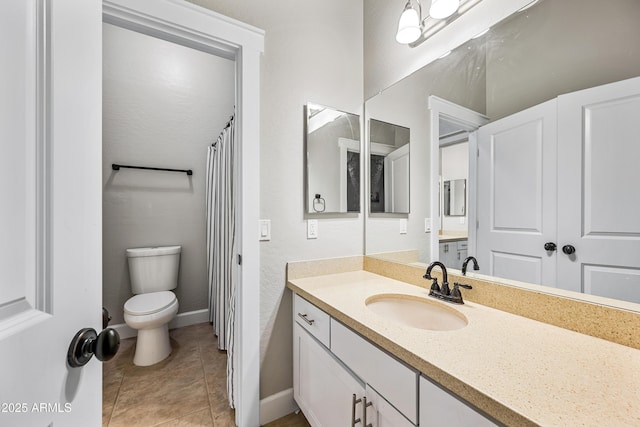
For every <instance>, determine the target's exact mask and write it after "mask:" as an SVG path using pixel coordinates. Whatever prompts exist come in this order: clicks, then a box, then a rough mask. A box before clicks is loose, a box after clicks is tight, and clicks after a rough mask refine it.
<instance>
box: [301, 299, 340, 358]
mask: <svg viewBox="0 0 640 427" xmlns="http://www.w3.org/2000/svg"><path fill="white" fill-rule="evenodd" d="M293 318H294V320H295V321H296V322H298V324H299V325H300V326H302V327H303V328H304V329H306V330H307V331H308V332H309V333H310V334H311V335H313V336H314V337H315V338H316V339H317V340H318V341H320V342H321V343H322V344H324V345H325V346H326V347H327V348H328V347H329V329H330V326H329V319H330V318H331V317H330V316H329V315H328V314H327V313H325V312H324V311H322V310H320V309H319V308H318V307H316V306H315V305H313V304H311V303H310V302H309V301H307V300H306V299H304V298H302V297H301V296H299V295H297V294H294V295H293Z"/></svg>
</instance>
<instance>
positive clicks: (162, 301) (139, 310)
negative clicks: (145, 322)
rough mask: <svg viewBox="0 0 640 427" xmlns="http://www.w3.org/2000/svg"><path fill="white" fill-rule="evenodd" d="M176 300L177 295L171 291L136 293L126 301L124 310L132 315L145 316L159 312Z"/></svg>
mask: <svg viewBox="0 0 640 427" xmlns="http://www.w3.org/2000/svg"><path fill="white" fill-rule="evenodd" d="M175 302H176V295H175V294H174V293H173V292H171V291H161V292H150V293H147V294H140V295H135V296H133V297H131V298H129V299H128V300H127V302H125V303H124V312H125V313H126V314H129V315H131V316H144V315H147V314H153V313H158V312H160V311H162V310H164V309H166V308H167V307H169V306H171V305H172V304H174V303H175Z"/></svg>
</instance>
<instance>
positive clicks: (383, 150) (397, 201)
mask: <svg viewBox="0 0 640 427" xmlns="http://www.w3.org/2000/svg"><path fill="white" fill-rule="evenodd" d="M410 137H411V131H410V129H409V128H407V127H404V126H399V125H394V124H392V123H386V122H383V121H380V120H375V119H369V172H370V173H369V212H370V213H399V214H408V213H409V205H410V198H409V194H410V192H409V185H410V182H409V176H410V144H409V140H410Z"/></svg>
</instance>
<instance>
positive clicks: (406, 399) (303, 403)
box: [293, 295, 419, 427]
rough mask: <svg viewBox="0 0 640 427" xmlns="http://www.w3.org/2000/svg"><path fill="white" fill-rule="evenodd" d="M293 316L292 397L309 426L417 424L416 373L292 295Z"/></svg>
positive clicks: (392, 426)
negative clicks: (325, 341)
mask: <svg viewBox="0 0 640 427" xmlns="http://www.w3.org/2000/svg"><path fill="white" fill-rule="evenodd" d="M310 313H312V314H310ZM293 318H294V325H293V338H294V342H293V351H294V353H293V354H294V357H293V367H294V373H293V389H294V398H295V400H296V402H297V403H298V405H299V406H300V409H301V410H302V412H304V414H305V416H306V417H307V420H308V421H309V423H310V424H311V425H312V426H314V427H319V426H324V427H333V426H348V425H353V423H354V421H357V420H358V419H360V422H357V423H355V424H356V425H358V426H360V425H362V426H364V425H369V424H370V425H371V426H372V427H415V425H417V423H418V406H417V402H418V375H419V373H418V372H417V371H416V370H414V369H412V368H410V367H408V366H407V365H405V364H404V363H402V362H401V361H399V360H397V359H395V358H394V357H393V356H391V355H389V354H387V353H386V352H384V351H383V350H381V349H380V348H378V347H377V346H375V345H374V344H372V343H371V342H369V341H368V340H366V339H364V338H362V337H361V336H360V335H358V334H357V333H356V332H354V331H352V330H351V329H349V328H348V327H346V326H344V325H343V324H341V323H340V322H338V321H336V320H335V319H332V318H331V317H330V316H329V315H328V314H327V313H325V312H323V311H322V310H320V309H319V308H318V307H316V306H314V305H313V304H311V303H309V302H308V301H306V300H304V299H303V298H301V297H300V296H298V295H294V311H293ZM317 319H320V320H319V321H318V320H317ZM327 319H328V320H329V322H327V323H325V320H327ZM329 337H330V340H328V342H327V344H328V346H325V345H323V344H325V343H324V342H322V341H321V340H324V339H325V338H327V339H329ZM354 396H355V397H354Z"/></svg>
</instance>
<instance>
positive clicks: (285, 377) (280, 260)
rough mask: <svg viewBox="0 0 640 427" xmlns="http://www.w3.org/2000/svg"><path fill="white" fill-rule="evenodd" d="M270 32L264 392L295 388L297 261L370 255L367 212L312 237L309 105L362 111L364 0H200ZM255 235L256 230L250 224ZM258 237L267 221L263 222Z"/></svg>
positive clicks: (265, 92)
mask: <svg viewBox="0 0 640 427" xmlns="http://www.w3.org/2000/svg"><path fill="white" fill-rule="evenodd" d="M193 2H194V3H196V4H199V5H201V6H204V7H206V8H209V9H211V10H214V11H216V12H219V13H222V14H224V15H227V16H229V17H232V18H235V19H238V20H240V21H243V22H246V23H248V24H251V25H254V26H256V27H259V28H262V29H263V30H265V31H266V35H265V53H264V56H263V58H262V82H261V86H262V94H261V95H262V104H261V117H262V121H261V147H260V156H261V158H260V165H261V172H260V181H261V186H260V194H261V198H260V206H261V207H260V215H261V217H262V218H265V219H271V232H272V238H271V241H268V242H261V268H262V271H261V274H260V276H261V277H260V290H261V291H260V299H261V301H260V307H261V312H260V319H261V326H260V328H261V343H260V346H261V358H262V366H261V378H260V388H261V393H260V394H261V397H263V398H264V397H266V396H270V395H273V394H275V393H277V392H280V391H283V390H286V389H288V388H290V387H292V384H293V368H292V366H293V359H292V350H291V349H292V339H293V338H292V320H291V318H292V316H291V310H292V308H291V295H290V292H289V291H287V290H285V284H286V282H285V280H286V279H285V267H286V263H287V262H288V261H296V260H304V259H314V258H326V257H337V256H345V255H362V253H363V221H362V215H357V216H350V217H338V218H330V219H320V220H319V238H318V239H316V240H307V237H306V221H305V214H304V209H305V208H304V207H305V202H304V188H303V186H304V184H303V183H304V180H303V170H304V168H303V166H304V152H303V151H304V150H303V147H304V144H303V141H304V133H303V129H304V127H303V124H304V120H305V118H304V105H305V104H306V103H308V102H314V103H318V104H322V105H326V106H330V107H333V108H336V109H338V110H342V111H349V112H352V113H355V114H361V109H362V100H363V95H362V88H363V77H362V73H363V71H362V70H363V68H362V65H363V63H362V56H363V48H362V37H363V27H362V16H363V3H362V1H360V0H346V1H345V0H323V1H314V2H309V1H283V0H274V1H269V2H265V1H259V0H244V1H241V2H231V1H223V0H194V1H193ZM247 232H251V230H248V231H247ZM256 238H257V226H256Z"/></svg>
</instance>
